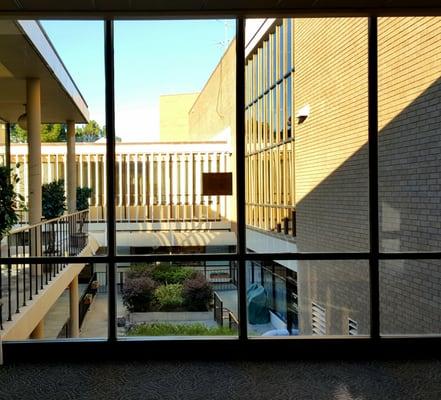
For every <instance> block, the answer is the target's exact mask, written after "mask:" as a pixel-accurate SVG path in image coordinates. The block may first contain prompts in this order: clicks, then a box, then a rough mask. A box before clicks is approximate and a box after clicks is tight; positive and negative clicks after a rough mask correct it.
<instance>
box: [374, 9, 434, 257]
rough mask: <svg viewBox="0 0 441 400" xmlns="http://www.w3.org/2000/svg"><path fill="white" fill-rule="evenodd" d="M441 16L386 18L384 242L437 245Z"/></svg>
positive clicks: (381, 97)
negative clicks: (439, 39) (440, 41)
mask: <svg viewBox="0 0 441 400" xmlns="http://www.w3.org/2000/svg"><path fill="white" fill-rule="evenodd" d="M440 31H441V18H440V17H424V18H410V17H407V18H405V17H403V18H380V19H379V24H378V49H379V54H378V66H379V71H378V73H379V94H378V120H379V137H378V158H379V160H378V167H379V168H378V173H379V177H378V178H379V208H380V210H379V211H380V222H381V224H380V246H381V249H382V251H385V252H406V251H439V250H440V246H441V213H440V202H439V199H440V197H441V186H440V177H441V164H440V162H439V159H440V153H441V142H440V140H439V130H440V127H441V117H440V105H439V104H440V103H439V101H440V89H441V80H440V76H441V66H440V64H439V62H438V61H439V59H440V57H441V49H440V47H439V46H438V42H437V40H436V39H435V38H436V37H438V36H439V33H440Z"/></svg>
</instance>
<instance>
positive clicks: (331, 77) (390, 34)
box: [294, 18, 441, 334]
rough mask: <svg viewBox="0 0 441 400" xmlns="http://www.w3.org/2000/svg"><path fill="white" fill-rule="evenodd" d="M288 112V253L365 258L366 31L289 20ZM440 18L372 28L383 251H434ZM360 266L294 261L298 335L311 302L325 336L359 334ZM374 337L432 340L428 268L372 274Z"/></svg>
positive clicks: (334, 22)
mask: <svg viewBox="0 0 441 400" xmlns="http://www.w3.org/2000/svg"><path fill="white" fill-rule="evenodd" d="M295 29H296V33H295V68H296V80H295V84H294V87H295V89H294V90H295V92H294V93H295V107H296V109H297V110H298V109H299V108H300V107H302V106H303V105H304V104H309V105H310V107H311V114H310V117H309V118H308V119H307V120H306V121H305V122H304V123H303V124H300V125H296V204H297V217H298V226H297V232H298V236H297V244H298V249H299V251H302V252H303V251H364V250H367V248H368V232H369V231H368V170H367V166H368V159H367V157H368V151H367V47H366V46H367V20H366V19H348V20H339V19H329V20H321V19H297V20H296V23H295ZM439 37H441V19H440V18H384V19H380V21H379V58H378V61H379V129H380V132H379V184H380V187H379V206H380V239H381V243H380V244H381V247H382V250H384V251H409V250H410V251H421V250H438V251H439V250H440V247H441V211H440V198H441V167H440V161H439V160H440V159H441V141H440V133H441V81H440V77H441V62H440V60H441V46H439ZM367 271H368V270H367V268H366V263H365V262H350V263H348V262H344V263H343V262H338V261H333V262H331V261H327V262H315V263H314V262H309V263H306V262H301V263H300V268H299V305H300V327H301V329H302V331H303V333H310V332H311V302H312V301H314V302H317V303H319V304H321V305H322V306H324V307H325V308H326V310H327V318H328V320H327V333H328V334H347V318H348V317H350V318H352V319H355V320H356V321H357V322H358V323H359V333H368V332H369V324H368V321H369V304H368V302H369V296H368V274H367ZM380 280H381V315H382V318H381V323H382V325H381V331H382V333H398V334H399V333H439V332H441V312H440V309H441V293H440V287H441V268H440V267H439V263H437V262H429V261H418V262H416V261H409V260H404V261H403V260H400V261H389V262H387V263H384V262H383V263H382V264H381V273H380Z"/></svg>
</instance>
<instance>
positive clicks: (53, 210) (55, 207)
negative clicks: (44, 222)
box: [42, 180, 66, 219]
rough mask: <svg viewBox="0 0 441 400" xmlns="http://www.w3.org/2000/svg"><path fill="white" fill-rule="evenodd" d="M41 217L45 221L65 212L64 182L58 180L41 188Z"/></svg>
mask: <svg viewBox="0 0 441 400" xmlns="http://www.w3.org/2000/svg"><path fill="white" fill-rule="evenodd" d="M42 207H43V210H42V212H43V216H44V218H46V219H52V218H57V217H59V216H60V215H63V213H64V211H65V210H66V196H65V195H64V181H63V180H58V181H55V182H51V183H45V184H44V185H43V186H42Z"/></svg>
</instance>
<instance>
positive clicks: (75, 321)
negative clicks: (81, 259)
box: [69, 275, 80, 338]
mask: <svg viewBox="0 0 441 400" xmlns="http://www.w3.org/2000/svg"><path fill="white" fill-rule="evenodd" d="M69 306H70V332H69V334H70V337H71V338H77V337H79V336H80V324H79V321H80V318H79V296H78V275H76V276H75V278H73V280H72V282H71V283H70V284H69Z"/></svg>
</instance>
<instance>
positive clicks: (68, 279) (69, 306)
mask: <svg viewBox="0 0 441 400" xmlns="http://www.w3.org/2000/svg"><path fill="white" fill-rule="evenodd" d="M0 272H1V273H0V288H1V289H0V337H1V338H2V340H3V341H9V340H13V341H22V340H28V339H39V340H42V339H45V340H56V339H66V338H75V339H77V338H106V337H107V332H108V306H107V305H108V296H107V276H108V275H107V265H106V264H67V265H66V264H51V263H44V264H14V265H11V266H7V265H3V264H2V265H1V271H0Z"/></svg>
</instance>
